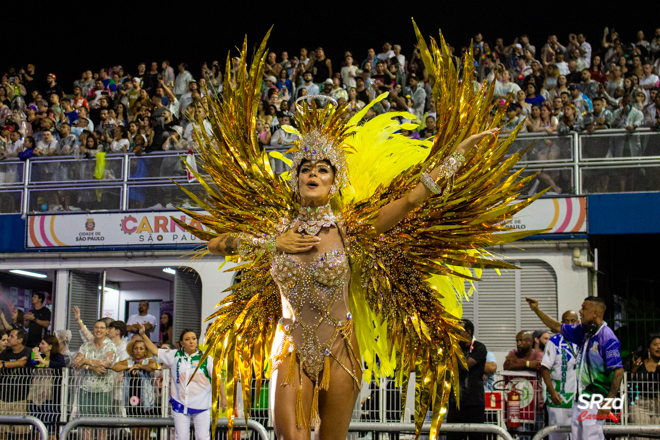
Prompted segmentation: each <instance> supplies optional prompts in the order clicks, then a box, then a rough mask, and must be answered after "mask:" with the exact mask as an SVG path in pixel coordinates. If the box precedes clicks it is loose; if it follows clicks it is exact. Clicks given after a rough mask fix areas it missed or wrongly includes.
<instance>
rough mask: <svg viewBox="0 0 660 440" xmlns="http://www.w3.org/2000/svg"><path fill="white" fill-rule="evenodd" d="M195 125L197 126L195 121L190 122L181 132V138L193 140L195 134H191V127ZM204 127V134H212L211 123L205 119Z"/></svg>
mask: <svg viewBox="0 0 660 440" xmlns="http://www.w3.org/2000/svg"><path fill="white" fill-rule="evenodd" d="M195 127H197V128H199V126H198V125H197V123H195V122H193V123H190V124H188V126H187V127H186V131H185V132H184V133H183V138H184V139H185V140H187V141H188V142H190V141H194V140H195V136H193V129H194V128H195ZM204 129H205V130H206V134H208V135H209V136H213V127H211V123H210V122H209V121H207V120H206V119H205V120H204Z"/></svg>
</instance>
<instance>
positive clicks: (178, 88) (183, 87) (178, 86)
mask: <svg viewBox="0 0 660 440" xmlns="http://www.w3.org/2000/svg"><path fill="white" fill-rule="evenodd" d="M178 69H179V73H178V74H177V76H176V79H175V80H174V90H173V92H174V95H175V96H176V98H177V99H180V98H181V95H183V94H184V93H186V92H187V91H188V84H189V83H190V81H192V80H193V76H192V74H191V73H190V72H188V65H187V64H186V63H181V64H179V67H178Z"/></svg>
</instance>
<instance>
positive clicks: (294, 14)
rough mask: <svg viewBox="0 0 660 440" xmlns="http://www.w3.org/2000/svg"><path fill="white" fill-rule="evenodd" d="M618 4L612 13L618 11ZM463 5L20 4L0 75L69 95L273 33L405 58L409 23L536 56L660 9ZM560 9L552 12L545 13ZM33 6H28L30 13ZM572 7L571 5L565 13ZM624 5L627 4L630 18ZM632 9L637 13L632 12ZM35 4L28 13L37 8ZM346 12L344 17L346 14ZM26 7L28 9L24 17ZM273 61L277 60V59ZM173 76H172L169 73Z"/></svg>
mask: <svg viewBox="0 0 660 440" xmlns="http://www.w3.org/2000/svg"><path fill="white" fill-rule="evenodd" d="M616 3H618V6H614V4H616ZM616 3H615V2H605V1H600V2H584V1H583V2H580V1H574V2H567V1H556V2H549V1H537V2H516V1H507V2H467V1H451V2H448V1H420V2H410V1H399V2H389V1H366V2H365V1H362V2H360V1H348V2H342V1H339V2H331V1H325V2H314V1H307V2H287V1H271V2H263V1H260V2H255V1H244V0H243V1H241V0H238V1H232V2H229V1H227V0H222V1H218V2H190V1H178V2H172V1H168V2H151V1H150V2H127V3H125V5H123V4H122V3H121V2H89V1H87V2H75V1H72V2H67V3H63V2H49V3H44V5H46V4H48V5H50V6H51V7H50V8H46V7H44V6H40V5H38V4H36V3H32V4H30V3H26V4H25V5H26V6H25V9H26V10H25V11H24V14H25V15H24V16H23V17H22V19H14V18H13V17H12V18H10V19H6V20H4V23H3V26H2V34H3V37H4V38H3V39H4V45H3V46H4V50H3V54H2V56H1V57H0V71H1V72H6V70H7V68H8V67H9V66H10V65H14V66H17V67H19V68H20V67H21V66H25V65H27V64H28V63H32V64H35V65H36V66H37V72H38V73H39V74H40V76H41V77H42V78H43V77H44V76H45V75H46V74H47V73H49V72H53V73H55V74H56V75H58V78H59V80H58V82H59V83H60V84H61V85H63V87H64V89H65V91H67V92H70V91H71V90H70V89H71V82H72V81H73V80H74V79H76V78H78V77H79V76H80V72H81V71H83V70H87V69H91V70H93V71H95V72H96V71H98V70H99V68H101V67H104V66H106V67H110V66H112V65H116V64H121V65H123V66H124V68H126V69H127V70H128V72H131V73H132V72H135V71H136V68H137V64H138V63H139V62H140V61H145V62H147V63H149V62H151V61H158V63H159V65H160V62H161V61H162V60H164V59H169V60H170V63H171V64H172V65H174V66H175V65H176V64H178V63H179V62H181V61H186V62H188V64H189V65H190V68H189V70H190V71H191V73H192V74H193V75H194V76H195V77H199V75H200V67H201V63H202V62H203V61H208V62H210V61H212V60H214V59H218V60H220V61H221V63H222V64H223V65H224V60H225V58H226V55H227V52H228V51H229V50H232V49H233V48H235V47H236V46H239V45H240V44H241V43H242V41H243V37H244V35H245V34H248V37H249V39H250V40H249V41H250V42H251V43H257V42H259V41H260V40H261V38H262V37H263V35H264V34H265V32H266V31H267V30H268V28H269V27H270V26H271V25H273V24H274V25H275V28H274V29H273V34H272V36H271V40H270V45H269V46H270V48H271V49H272V50H275V51H276V52H277V53H278V55H279V53H280V52H281V51H282V50H287V51H289V54H290V56H293V55H298V53H299V48H300V47H301V46H303V45H304V46H307V47H308V48H314V47H316V46H319V45H321V46H323V47H324V49H325V51H326V55H327V56H329V57H330V59H331V60H333V63H334V65H335V66H338V67H339V62H340V60H341V57H342V55H343V51H344V50H352V51H353V53H354V56H355V58H356V61H357V62H361V61H362V60H363V59H364V58H365V57H366V51H367V48H368V47H372V46H373V47H375V48H376V53H378V52H380V47H381V46H382V43H383V42H384V41H390V42H391V43H392V44H400V45H401V46H402V48H403V54H404V55H406V57H407V58H409V55H410V53H411V52H412V45H413V44H414V42H415V38H414V32H413V28H412V24H411V20H410V19H411V17H414V18H415V19H416V21H417V23H418V25H419V26H420V29H421V30H422V32H423V33H424V34H425V35H427V36H428V35H437V31H438V28H441V29H442V31H443V33H444V34H445V37H446V39H447V40H448V42H449V44H451V45H454V46H455V47H460V46H466V45H468V44H469V41H470V38H471V37H472V36H473V35H474V34H475V33H476V32H481V33H482V34H483V35H484V38H485V40H486V41H490V42H493V41H494V40H495V38H496V37H503V38H504V39H505V44H511V43H512V40H513V38H514V37H515V36H517V35H520V34H523V33H526V34H528V35H529V36H530V39H531V43H532V44H534V45H536V46H537V48H539V49H540V47H542V46H543V44H544V43H545V40H546V37H547V35H548V34H549V33H556V34H558V35H559V38H560V42H562V44H566V43H567V40H568V34H569V32H575V33H578V32H584V33H586V34H587V38H588V41H589V42H590V43H591V44H592V46H593V47H594V50H595V49H596V48H597V47H598V46H599V45H600V38H601V37H602V32H603V28H604V27H605V26H609V27H610V28H615V29H616V30H617V31H618V32H619V33H620V34H621V35H622V38H623V39H624V42H625V41H628V42H630V41H633V38H634V37H635V33H636V31H637V30H638V29H642V30H644V31H645V33H646V36H647V40H650V39H651V38H652V35H653V31H654V29H655V28H656V27H660V7H659V6H658V2H657V1H656V2H651V1H648V2H644V1H636V2H616ZM551 4H555V5H557V6H556V7H553V8H550V7H549V5H551ZM29 5H32V6H29ZM569 5H570V6H569ZM626 5H631V8H630V9H629V10H626ZM632 5H634V6H632ZM33 6H34V8H33ZM346 7H348V8H349V9H346ZM28 9H29V10H28ZM278 59H279V57H278ZM175 70H176V69H175Z"/></svg>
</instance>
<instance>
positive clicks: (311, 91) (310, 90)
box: [296, 70, 325, 99]
mask: <svg viewBox="0 0 660 440" xmlns="http://www.w3.org/2000/svg"><path fill="white" fill-rule="evenodd" d="M312 79H313V75H312V72H311V70H307V71H305V73H303V81H304V83H303V85H301V86H300V87H298V89H297V90H296V99H297V98H300V97H301V96H302V94H301V90H302V89H306V90H307V94H308V95H318V94H319V86H318V85H316V84H314V83H313V82H312ZM324 81H325V80H324Z"/></svg>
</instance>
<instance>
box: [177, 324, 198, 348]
mask: <svg viewBox="0 0 660 440" xmlns="http://www.w3.org/2000/svg"><path fill="white" fill-rule="evenodd" d="M186 333H194V334H195V337H197V332H196V331H195V330H193V329H191V328H184V329H183V331H182V332H181V336H179V347H180V346H181V342H182V341H183V337H184V336H186Z"/></svg>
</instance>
